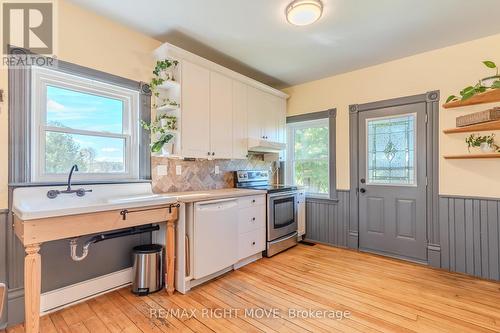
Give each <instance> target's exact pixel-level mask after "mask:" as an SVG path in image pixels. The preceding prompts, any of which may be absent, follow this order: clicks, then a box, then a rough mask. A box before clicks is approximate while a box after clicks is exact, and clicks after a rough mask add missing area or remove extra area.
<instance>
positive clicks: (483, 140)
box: [465, 133, 500, 153]
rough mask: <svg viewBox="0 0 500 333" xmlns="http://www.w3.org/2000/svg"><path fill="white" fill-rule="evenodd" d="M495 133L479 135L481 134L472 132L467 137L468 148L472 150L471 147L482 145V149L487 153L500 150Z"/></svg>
mask: <svg viewBox="0 0 500 333" xmlns="http://www.w3.org/2000/svg"><path fill="white" fill-rule="evenodd" d="M494 142H495V134H493V133H492V134H491V135H484V136H482V135H479V134H474V133H473V134H471V135H469V136H468V137H467V138H466V139H465V143H467V149H468V150H469V152H470V149H471V148H473V147H480V148H481V150H482V151H483V152H485V153H492V152H495V151H497V152H498V151H500V147H498V146H497V145H496V144H495V143H494Z"/></svg>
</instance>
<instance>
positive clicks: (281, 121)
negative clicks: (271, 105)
mask: <svg viewBox="0 0 500 333" xmlns="http://www.w3.org/2000/svg"><path fill="white" fill-rule="evenodd" d="M278 99H279V101H278V108H277V110H276V116H277V118H278V119H277V125H278V128H277V130H278V142H281V143H286V99H284V98H278Z"/></svg>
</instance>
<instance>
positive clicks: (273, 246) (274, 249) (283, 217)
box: [235, 170, 298, 257]
mask: <svg viewBox="0 0 500 333" xmlns="http://www.w3.org/2000/svg"><path fill="white" fill-rule="evenodd" d="M235 179H236V187H238V188H248V189H254V190H265V191H267V246H266V256H267V257H271V256H273V255H275V254H277V253H279V252H281V251H284V250H286V249H288V248H290V247H292V246H295V245H296V244H297V227H298V225H297V201H298V200H297V193H298V191H297V187H296V186H286V185H271V184H270V181H269V173H268V172H267V171H258V170H246V171H236V172H235Z"/></svg>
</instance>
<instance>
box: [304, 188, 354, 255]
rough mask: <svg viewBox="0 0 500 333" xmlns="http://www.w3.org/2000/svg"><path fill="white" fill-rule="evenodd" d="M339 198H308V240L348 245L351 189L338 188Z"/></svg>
mask: <svg viewBox="0 0 500 333" xmlns="http://www.w3.org/2000/svg"><path fill="white" fill-rule="evenodd" d="M337 197H338V200H328V199H313V198H307V199H306V236H305V238H306V240H310V241H314V242H320V243H325V244H329V245H334V246H342V247H347V240H348V234H349V191H345V190H338V191H337Z"/></svg>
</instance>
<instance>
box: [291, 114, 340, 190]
mask: <svg viewBox="0 0 500 333" xmlns="http://www.w3.org/2000/svg"><path fill="white" fill-rule="evenodd" d="M287 140H288V145H287V167H286V173H287V181H288V182H289V183H292V184H294V185H297V186H301V187H304V188H305V190H306V193H307V194H308V195H309V196H317V197H329V194H330V193H329V188H330V179H329V172H330V171H329V170H330V159H329V155H330V152H329V149H330V147H329V142H330V140H329V119H328V118H325V119H317V120H308V121H301V122H294V123H289V124H287Z"/></svg>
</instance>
